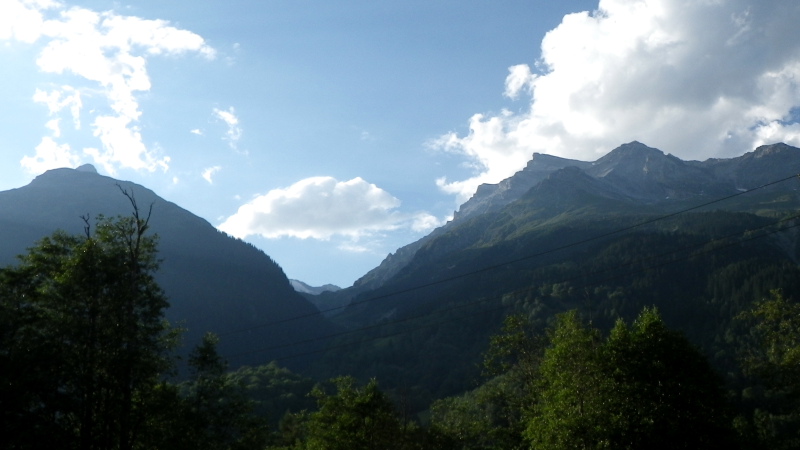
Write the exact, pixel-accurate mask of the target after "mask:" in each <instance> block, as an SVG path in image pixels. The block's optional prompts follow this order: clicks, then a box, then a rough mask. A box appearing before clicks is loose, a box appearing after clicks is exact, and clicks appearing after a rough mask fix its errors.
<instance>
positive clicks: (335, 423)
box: [305, 377, 404, 450]
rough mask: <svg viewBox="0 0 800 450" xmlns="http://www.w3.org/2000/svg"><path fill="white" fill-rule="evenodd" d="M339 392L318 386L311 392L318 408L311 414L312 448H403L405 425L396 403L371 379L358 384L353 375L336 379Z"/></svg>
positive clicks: (308, 426)
mask: <svg viewBox="0 0 800 450" xmlns="http://www.w3.org/2000/svg"><path fill="white" fill-rule="evenodd" d="M333 384H334V386H335V389H336V392H335V393H334V394H329V393H327V392H325V390H323V388H322V387H321V386H317V387H316V388H314V390H313V391H312V392H311V395H312V396H313V397H315V398H316V399H317V405H318V410H317V411H315V412H313V413H311V414H310V415H309V416H308V422H307V423H306V432H307V438H306V444H305V448H306V449H308V450H359V449H364V450H368V449H369V450H378V449H400V448H403V447H402V446H403V437H404V436H403V434H404V433H403V429H402V426H403V424H402V423H401V421H400V419H399V418H398V416H397V413H396V411H395V409H394V406H393V405H392V402H391V401H390V400H389V398H388V397H387V396H386V394H384V393H383V392H381V391H380V389H378V383H377V381H375V380H374V379H373V380H370V381H369V383H367V384H366V386H364V387H358V386H357V385H356V381H355V379H354V378H352V377H340V378H335V379H334V380H333Z"/></svg>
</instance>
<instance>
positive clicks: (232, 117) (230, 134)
mask: <svg viewBox="0 0 800 450" xmlns="http://www.w3.org/2000/svg"><path fill="white" fill-rule="evenodd" d="M214 116H215V117H216V118H217V119H219V120H221V121H223V122H225V125H227V126H228V130H227V131H226V132H225V140H227V141H228V145H229V146H230V147H231V149H233V150H237V148H238V144H239V139H241V138H242V128H241V127H240V126H239V118H238V117H237V116H236V110H234V109H233V106H231V107H230V108H228V110H227V111H226V110H224V109H218V108H214Z"/></svg>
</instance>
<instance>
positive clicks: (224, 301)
mask: <svg viewBox="0 0 800 450" xmlns="http://www.w3.org/2000/svg"><path fill="white" fill-rule="evenodd" d="M121 189H124V190H126V191H127V192H129V193H130V194H132V195H133V196H134V197H135V199H136V201H137V202H138V204H139V207H140V208H142V209H143V210H147V209H148V208H149V207H150V205H152V220H151V225H152V231H153V232H154V233H156V234H157V235H158V237H159V242H160V244H159V250H160V251H159V258H160V259H161V260H162V263H161V267H160V270H159V272H158V274H157V279H158V282H159V284H160V285H161V286H162V288H163V289H164V290H165V291H166V294H167V297H168V299H169V302H170V307H169V308H168V310H167V313H166V316H167V318H168V319H169V320H170V321H171V322H172V323H173V324H174V325H176V326H180V327H184V328H185V329H186V333H185V335H184V341H185V345H186V346H187V347H191V346H193V345H195V344H196V343H197V342H199V339H200V337H201V336H203V334H204V333H205V332H207V331H213V332H215V333H218V334H220V335H221V341H220V351H221V352H222V353H223V355H236V354H241V353H247V352H249V351H251V350H253V349H255V348H263V347H265V345H264V343H265V342H266V343H269V344H270V346H271V347H277V346H280V345H282V344H287V343H294V342H298V341H303V340H307V339H309V338H313V337H315V336H319V335H322V334H326V333H329V331H328V330H329V328H328V325H327V323H326V322H325V321H324V319H322V318H321V317H318V316H316V315H315V312H316V308H314V306H312V305H311V304H310V303H308V302H307V301H306V300H305V299H304V298H302V297H301V296H300V295H299V294H297V293H296V292H295V291H294V289H292V287H291V285H290V284H289V281H288V279H287V278H286V276H285V274H284V273H283V270H282V269H281V268H280V266H278V264H276V263H275V262H274V261H273V260H272V259H270V257H269V256H267V255H265V254H264V253H263V252H261V251H260V250H258V249H256V248H254V247H252V246H251V245H249V244H247V243H245V242H242V241H239V240H236V239H233V238H231V237H229V236H227V235H225V234H224V233H221V232H219V231H217V230H216V229H215V228H214V227H213V226H212V225H211V224H209V223H208V222H206V221H205V220H203V219H200V218H199V217H197V216H195V215H194V214H192V213H190V212H189V211H186V210H184V209H182V208H180V207H179V206H177V205H175V204H173V203H170V202H168V201H166V200H164V199H162V198H160V197H158V196H157V195H156V194H155V193H153V192H152V191H150V190H148V189H146V188H144V187H142V186H139V185H135V184H133V183H129V182H124V181H118V180H114V179H112V178H109V177H105V176H101V175H98V174H97V173H96V172H95V171H94V169H93V168H92V167H91V166H84V167H82V168H79V169H76V170H73V169H57V170H51V171H48V172H46V173H44V174H42V175H40V176H39V177H37V178H36V179H35V180H33V181H32V182H31V183H30V184H29V185H27V186H24V187H21V188H18V189H13V190H9V191H4V192H0V234H2V237H3V239H0V264H2V265H7V264H12V263H14V262H15V259H14V257H15V256H16V255H19V254H23V253H25V251H26V248H28V247H31V246H33V244H34V243H35V242H36V241H37V240H38V239H40V238H42V237H44V236H47V235H49V234H51V233H52V232H54V231H55V230H57V229H62V230H64V231H67V232H69V233H77V234H82V233H83V228H84V225H85V224H84V221H83V220H82V219H81V217H89V218H91V219H92V220H91V221H90V222H93V221H94V217H95V216H97V215H100V214H102V215H106V216H110V217H111V216H116V215H128V214H129V213H130V211H131V205H130V203H129V202H128V199H127V198H125V196H124V195H123V194H122V192H121ZM297 316H309V317H308V318H307V319H305V320H304V322H303V323H302V324H296V323H290V322H289V323H283V324H280V323H279V324H276V325H273V326H263V327H259V328H254V329H252V330H250V331H246V332H238V333H233V334H227V333H228V332H230V331H236V330H242V329H249V328H252V327H257V326H259V325H264V324H269V323H272V322H280V321H281V320H284V319H287V318H292V317H297ZM298 349H299V350H300V351H309V350H312V348H311V347H309V346H298V347H294V348H291V351H292V352H296V351H298ZM285 351H286V348H284V349H282V350H281V349H280V348H279V349H275V350H273V351H266V352H262V353H252V354H247V355H243V356H241V357H236V358H232V359H231V363H232V364H237V365H239V364H246V363H255V362H261V361H265V360H266V361H269V360H270V359H273V358H276V357H279V356H280V355H281V354H283V353H282V352H285ZM299 361H302V358H301V359H300V360H292V361H287V363H288V364H294V363H296V362H299Z"/></svg>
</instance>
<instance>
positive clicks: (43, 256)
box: [0, 190, 175, 450]
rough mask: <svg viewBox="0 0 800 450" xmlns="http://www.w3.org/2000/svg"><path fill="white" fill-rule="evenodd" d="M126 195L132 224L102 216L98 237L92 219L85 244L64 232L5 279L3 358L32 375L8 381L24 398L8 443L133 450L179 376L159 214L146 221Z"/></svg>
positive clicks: (8, 408)
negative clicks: (152, 406) (161, 276)
mask: <svg viewBox="0 0 800 450" xmlns="http://www.w3.org/2000/svg"><path fill="white" fill-rule="evenodd" d="M122 192H123V194H124V195H125V196H126V197H127V198H128V200H129V201H130V203H131V205H132V208H133V213H132V214H131V216H128V217H117V218H114V219H109V218H105V217H102V216H99V217H98V218H97V219H96V221H95V226H94V229H92V224H91V223H90V220H89V219H88V218H84V222H85V225H86V226H85V233H84V236H71V235H67V234H65V233H62V232H56V233H55V234H53V235H52V236H50V237H47V238H44V239H43V240H41V241H40V242H39V243H38V244H37V245H36V246H35V247H33V248H31V249H30V250H29V252H28V254H26V255H24V256H21V257H20V263H19V264H18V265H17V266H16V267H8V268H5V269H3V270H2V272H0V282H1V284H2V286H0V303H1V304H2V312H4V313H9V314H8V316H6V318H4V319H3V332H2V333H0V339H2V343H1V344H2V345H1V346H0V348H1V349H2V350H1V353H0V354H2V358H4V359H5V361H4V363H6V364H8V367H14V368H17V369H23V368H24V373H16V372H12V373H11V374H10V375H5V376H8V377H9V379H8V380H3V381H4V382H6V383H8V384H5V383H4V384H5V386H6V387H7V390H8V391H17V390H19V392H21V394H20V395H19V396H17V398H16V399H15V400H13V401H12V402H10V403H6V402H5V401H4V402H3V403H2V409H3V417H4V418H8V419H9V420H8V421H6V422H5V423H4V425H3V427H4V428H5V429H6V430H8V431H9V433H8V434H6V435H4V436H3V438H5V439H8V440H9V441H10V442H13V443H14V444H13V445H14V446H17V447H24V446H25V445H26V444H27V443H29V442H30V438H31V436H35V435H37V433H40V432H41V431H42V430H51V431H55V436H57V439H59V445H60V446H61V447H63V448H81V449H107V448H108V449H110V448H114V449H121V450H129V449H132V448H134V447H135V445H136V442H137V441H138V440H139V439H140V437H141V435H142V433H144V432H145V431H146V430H144V429H143V426H144V425H145V424H146V423H147V420H146V419H147V415H148V411H147V408H148V405H147V403H146V402H145V399H146V398H148V396H149V392H150V391H152V390H153V389H155V387H156V386H158V385H159V382H160V376H161V375H162V374H163V373H164V372H165V371H166V370H167V369H168V368H169V367H170V366H171V359H170V357H169V351H170V349H171V348H172V347H173V346H174V342H175V341H174V334H173V333H171V332H170V328H169V325H168V324H167V323H166V321H165V320H164V310H165V309H166V307H167V306H168V302H167V299H166V297H165V295H164V293H163V291H162V290H161V288H160V287H159V286H158V284H157V283H156V282H155V279H154V273H155V271H156V270H157V268H158V260H157V259H156V244H157V238H156V237H154V236H151V235H148V234H147V232H148V230H149V220H150V212H151V210H152V208H151V209H150V210H148V212H147V215H146V216H144V215H142V212H141V211H140V209H139V207H138V205H137V204H136V200H135V198H134V196H133V194H131V193H128V192H127V191H124V190H123V191H122ZM26 374H36V375H34V376H33V377H32V378H33V379H32V380H28V379H26ZM56 430H57V431H56ZM52 438H53V435H51V436H50V437H49V439H52ZM12 448H13V447H12Z"/></svg>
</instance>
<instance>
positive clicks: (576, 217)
mask: <svg viewBox="0 0 800 450" xmlns="http://www.w3.org/2000/svg"><path fill="white" fill-rule="evenodd" d="M798 172H800V149H797V148H794V147H789V146H786V145H782V144H778V145H775V146H767V147H762V148H759V149H757V150H756V151H755V152H753V153H750V154H747V155H745V156H742V157H740V158H734V159H731V160H710V161H707V162H705V163H699V162H684V161H681V160H679V159H677V158H675V157H672V156H669V155H664V154H663V153H661V152H660V151H658V150H655V149H651V148H648V147H646V146H644V145H642V144H639V143H632V144H626V145H624V146H622V147H620V148H619V149H617V150H615V151H613V152H611V153H610V154H609V155H607V156H606V157H604V158H602V159H601V160H598V161H597V162H596V163H593V164H588V165H586V164H584V165H582V166H578V165H576V166H567V167H562V168H559V167H554V168H553V170H552V172H551V173H550V174H549V175H548V176H547V177H546V178H543V179H541V180H539V181H536V180H534V181H535V184H534V185H532V186H530V188H529V189H528V190H527V191H525V192H524V193H523V194H521V195H520V196H519V197H518V198H516V199H514V200H513V201H510V202H508V203H507V204H505V205H504V206H502V207H499V208H498V207H496V206H495V207H491V208H488V211H487V212H485V213H483V214H473V215H467V216H466V217H463V218H460V219H456V220H454V221H453V222H451V223H449V224H448V225H447V226H445V227H443V228H441V229H439V230H437V232H435V233H434V234H432V235H431V236H429V237H427V238H425V239H424V240H422V241H420V242H419V243H416V244H413V246H409V247H407V248H409V249H413V254H411V255H405V257H406V261H405V264H404V265H402V266H401V267H399V266H398V264H397V263H395V265H394V266H393V268H392V270H391V271H390V272H387V273H391V276H388V277H387V279H386V280H385V281H384V282H382V283H380V284H379V285H378V286H377V287H374V288H372V289H363V286H358V285H357V286H356V288H355V289H354V288H351V289H350V292H349V293H348V292H347V291H348V290H345V291H344V292H341V293H337V294H335V295H352V296H353V298H352V302H351V304H350V306H349V307H348V308H347V309H345V310H344V311H343V312H341V313H340V314H339V315H338V316H335V317H334V320H335V321H336V322H337V323H338V324H340V325H342V326H346V327H349V328H350V329H352V330H353V332H352V333H351V334H349V335H346V336H342V337H340V338H338V340H337V341H336V344H334V345H333V346H332V349H331V350H330V352H329V353H328V354H327V356H326V359H325V360H324V363H323V364H321V365H320V366H319V370H320V371H321V372H322V373H326V374H339V373H348V374H355V375H358V376H360V377H364V378H368V377H371V376H377V377H378V378H379V379H381V380H382V381H383V382H384V384H388V385H391V386H392V387H396V388H397V389H401V390H402V389H407V390H408V389H416V390H417V391H418V394H419V397H420V398H428V397H437V396H443V395H449V394H452V393H455V392H458V391H460V390H463V389H465V388H467V387H469V386H470V383H475V382H476V380H478V379H479V369H478V363H479V361H480V359H481V352H482V351H483V350H484V349H485V346H486V345H487V342H488V337H489V336H490V335H491V334H492V333H494V332H496V331H497V330H498V329H499V326H500V323H501V322H502V317H503V316H505V315H507V314H510V313H521V314H524V315H526V316H527V317H528V318H529V319H530V320H531V322H532V323H534V324H538V325H537V326H539V327H540V328H542V329H543V328H544V327H545V326H546V324H548V323H549V322H550V320H552V318H553V316H554V315H555V314H556V313H559V312H563V311H566V310H569V309H572V308H577V309H578V310H579V311H581V314H582V315H584V316H585V317H586V318H587V319H588V320H591V321H592V323H593V324H595V325H596V326H598V327H600V328H601V329H609V328H610V327H611V326H613V324H614V323H615V321H616V320H617V319H618V318H623V319H626V320H631V319H633V318H634V317H635V316H636V314H638V312H639V311H641V310H642V308H643V307H645V306H652V305H654V306H657V307H658V308H659V310H660V311H661V314H662V315H663V317H664V320H665V322H666V323H667V324H668V325H669V326H671V327H675V328H677V329H679V330H681V331H683V332H685V333H686V335H687V336H688V337H689V338H690V339H691V340H692V341H693V342H694V343H696V344H698V345H700V346H701V347H702V348H703V350H704V351H705V352H706V353H707V354H708V355H710V356H712V358H714V362H715V364H716V365H717V367H719V368H720V369H725V368H727V367H730V366H731V365H734V364H735V361H734V359H735V358H734V357H733V355H732V349H731V346H730V345H732V344H733V340H735V339H733V338H732V337H731V336H730V333H731V330H732V328H731V327H733V326H734V321H733V318H734V317H735V316H736V315H737V314H738V313H739V312H741V311H742V310H744V309H746V308H748V307H749V306H750V305H751V304H752V302H754V301H756V300H758V299H760V298H763V297H764V296H766V295H768V293H769V291H770V290H771V289H775V288H782V289H784V290H785V291H786V292H797V293H798V294H799V295H800V281H798V280H800V277H799V276H798V275H800V271H799V270H798V268H797V264H796V263H797V261H798V257H800V253H799V252H798V250H800V248H799V247H798V242H799V241H798V237H800V234H798V230H797V229H796V228H795V227H796V225H797V224H798V222H797V219H796V215H797V214H798V210H799V208H798V207H800V196H798V188H800V182H798V181H797V180H796V179H793V178H792V176H793V175H794V174H796V173H798ZM518 175H519V174H518ZM518 175H515V177H516V176H518ZM512 178H513V177H512ZM767 183H774V184H772V185H769V186H763V185H764V184H767ZM762 186H763V187H762ZM484 197H485V196H484ZM376 270H379V269H376ZM376 278H377V277H376ZM357 342H360V343H357Z"/></svg>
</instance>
